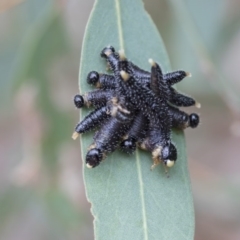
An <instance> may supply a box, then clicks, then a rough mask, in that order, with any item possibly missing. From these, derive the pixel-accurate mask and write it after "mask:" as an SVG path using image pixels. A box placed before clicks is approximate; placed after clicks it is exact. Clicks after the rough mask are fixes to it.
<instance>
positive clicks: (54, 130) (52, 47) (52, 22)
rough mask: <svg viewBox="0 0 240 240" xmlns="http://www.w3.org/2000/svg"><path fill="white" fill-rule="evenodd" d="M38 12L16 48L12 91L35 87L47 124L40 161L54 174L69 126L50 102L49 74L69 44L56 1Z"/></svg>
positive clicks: (66, 119) (63, 114)
mask: <svg viewBox="0 0 240 240" xmlns="http://www.w3.org/2000/svg"><path fill="white" fill-rule="evenodd" d="M32 7H33V6H32ZM31 9H32V8H29V11H31ZM38 12H39V9H38ZM40 12H41V13H38V17H37V18H36V20H35V21H34V22H33V24H32V25H31V26H30V27H29V29H28V30H27V31H26V35H25V36H24V38H23V41H22V43H21V45H20V47H19V52H18V55H17V59H16V62H15V69H14V76H13V78H14V82H15V90H18V88H19V87H20V86H21V85H22V84H23V83H29V82H31V83H33V84H34V86H37V89H38V99H37V100H38V105H39V110H40V111H41V113H42V115H43V116H44V118H45V120H46V122H47V124H48V129H47V131H45V133H44V134H43V135H44V139H43V141H42V150H43V155H44V157H43V158H44V160H45V163H46V164H48V166H49V167H50V168H51V170H52V171H56V168H55V166H56V165H55V164H56V161H57V158H58V152H59V149H60V146H61V143H62V142H63V140H64V139H67V138H68V137H69V132H71V129H70V126H71V124H70V119H69V117H68V116H67V115H66V114H65V113H64V112H61V111H59V109H58V108H56V106H55V103H54V101H53V99H52V96H51V95H52V91H54V90H55V89H54V88H53V86H52V85H53V84H52V82H51V79H50V74H49V72H51V68H52V67H53V63H54V61H55V60H56V59H57V58H58V57H59V56H62V55H63V54H64V53H66V52H67V50H68V44H67V39H66V34H65V29H64V26H63V22H62V19H61V15H60V14H59V13H60V12H59V9H57V8H56V5H55V1H47V2H46V3H45V4H44V5H43V6H42V8H41V9H40Z"/></svg>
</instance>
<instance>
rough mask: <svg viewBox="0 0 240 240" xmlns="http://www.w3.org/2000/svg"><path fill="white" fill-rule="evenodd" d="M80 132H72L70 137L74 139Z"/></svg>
mask: <svg viewBox="0 0 240 240" xmlns="http://www.w3.org/2000/svg"><path fill="white" fill-rule="evenodd" d="M79 135H80V134H79V133H78V132H74V133H73V135H72V139H73V140H76V139H77V138H78V136H79Z"/></svg>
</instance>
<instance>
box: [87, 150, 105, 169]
mask: <svg viewBox="0 0 240 240" xmlns="http://www.w3.org/2000/svg"><path fill="white" fill-rule="evenodd" d="M102 159H103V154H102V152H101V151H100V150H99V149H98V148H93V149H91V150H89V151H88V153H87V155H86V165H87V167H88V168H94V167H96V166H98V165H99V164H100V162H101V161H102Z"/></svg>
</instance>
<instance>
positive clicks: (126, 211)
mask: <svg viewBox="0 0 240 240" xmlns="http://www.w3.org/2000/svg"><path fill="white" fill-rule="evenodd" d="M109 44H110V45H112V46H114V47H115V49H117V50H118V49H124V50H125V53H126V55H127V57H128V59H129V60H131V61H133V62H134V63H135V64H137V65H138V66H140V67H141V68H143V69H146V70H150V66H149V64H148V59H149V58H152V59H154V60H155V61H156V62H158V63H160V64H161V66H162V68H163V69H164V71H165V72H166V71H169V70H170V64H169V59H168V57H167V54H166V50H165V47H164V45H163V42H162V40H161V38H160V36H159V33H158V32H157V30H156V27H155V26H154V24H153V22H152V20H151V19H150V17H149V16H148V14H147V13H146V12H145V10H144V6H143V3H142V1H140V0H132V1H127V0H116V1H113V0H98V1H96V2H95V5H94V7H93V10H92V13H91V16H90V19H89V22H88V25H87V28H86V32H85V37H84V42H83V48H82V55H81V63H80V74H79V84H80V92H81V93H84V92H86V91H89V90H91V88H90V87H89V85H87V83H86V77H87V74H88V72H90V71H92V70H96V71H100V72H105V71H106V63H105V61H104V60H103V59H101V58H100V51H101V50H102V48H103V47H105V46H107V45H109ZM86 113H87V111H86V110H83V111H82V117H83V116H85V115H86ZM92 137H93V134H92V133H90V134H84V135H83V136H82V137H81V149H82V159H83V163H84V162H85V155H86V152H87V148H88V145H90V144H91V143H92V142H93V140H92ZM172 138H173V141H174V142H175V143H176V146H177V149H178V160H177V163H176V165H175V166H174V167H173V168H172V169H171V170H170V171H169V173H168V174H169V177H168V176H167V175H166V174H165V173H164V168H163V167H162V166H158V167H156V168H155V169H154V170H153V171H151V170H150V166H151V164H152V160H151V154H150V153H149V152H143V151H140V150H138V151H137V152H136V153H135V154H133V155H126V154H123V153H121V152H119V151H116V152H114V153H113V154H109V156H108V157H107V159H106V160H104V161H103V162H102V163H101V164H100V165H99V166H98V167H96V168H94V169H88V168H86V167H84V181H85V186H86V192H87V198H88V200H89V202H90V203H91V204H92V208H91V210H92V214H93V216H94V218H95V220H94V230H95V239H98V240H108V239H109V240H113V239H114V240H117V239H119V240H120V239H121V240H122V239H124V240H128V239H129V240H132V239H144V240H152V239H158V240H159V239H161V240H162V239H163V240H164V239H165V240H182V239H184V240H190V239H193V235H194V210H193V201H192V193H191V188H190V180H189V174H188V169H187V161H186V152H185V141H184V135H183V133H182V132H181V131H177V132H176V131H175V132H174V133H173V134H172ZM84 165H85V163H84Z"/></svg>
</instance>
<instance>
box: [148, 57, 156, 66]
mask: <svg viewBox="0 0 240 240" xmlns="http://www.w3.org/2000/svg"><path fill="white" fill-rule="evenodd" d="M148 62H149V63H150V65H151V66H152V67H156V63H155V62H154V61H153V60H152V58H149V59H148Z"/></svg>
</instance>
